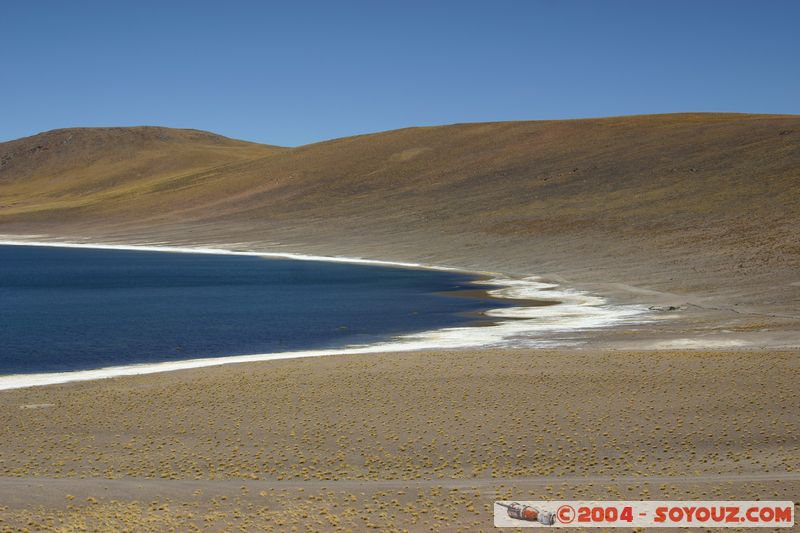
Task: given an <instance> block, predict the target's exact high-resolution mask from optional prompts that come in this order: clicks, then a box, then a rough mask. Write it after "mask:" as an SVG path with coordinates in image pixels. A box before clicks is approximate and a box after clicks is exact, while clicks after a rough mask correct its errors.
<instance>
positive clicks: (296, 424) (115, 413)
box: [0, 349, 800, 531]
mask: <svg viewBox="0 0 800 533" xmlns="http://www.w3.org/2000/svg"><path fill="white" fill-rule="evenodd" d="M797 355H798V354H797V352H792V351H786V352H778V351H772V352H764V351H756V352H752V351H650V352H645V351H639V352H625V351H597V350H594V349H585V350H561V351H553V350H469V351H434V352H412V353H394V354H380V355H359V356H333V357H327V358H321V359H296V360H284V361H273V362H264V363H252V364H242V365H228V366H223V367H218V368H213V369H195V370H190V371H179V372H171V373H163V374H156V375H149V376H136V377H126V378H115V379H109V380H101V381H93V382H85V383H74V384H65V385H58V386H49V387H38V388H29V389H18V390H11V391H5V392H3V393H2V394H0V413H1V414H0V416H2V423H3V427H4V428H6V431H5V435H4V438H3V441H2V443H0V453H1V455H0V456H1V457H2V462H0V476H2V478H0V493H2V494H3V500H2V515H0V516H2V520H3V521H2V522H0V528H6V529H10V530H13V529H16V528H25V527H28V528H30V529H31V530H36V529H45V528H62V527H63V528H66V529H81V528H86V529H89V530H92V529H101V530H102V529H127V530H131V531H135V530H144V529H155V530H162V529H167V528H169V527H177V528H180V529H190V528H196V529H198V530H237V529H239V528H242V527H249V528H253V529H257V530H274V531H284V530H291V529H292V528H295V529H296V530H299V531H307V530H334V529H339V530H353V529H357V530H366V529H373V530H400V531H402V530H409V531H429V530H434V531H455V530H461V531H478V530H484V531H485V530H489V529H492V510H491V504H492V501H493V500H494V499H505V498H516V499H548V498H550V499H566V498H570V499H584V498H586V499H589V498H598V499H638V498H645V499H648V498H658V499H712V500H713V499H745V500H748V499H775V500H796V499H797V498H796V495H797V494H798V491H799V490H800V447H799V446H800V442H799V441H798V435H800V431H799V430H800V427H798V424H800V412H798V411H799V409H800V407H799V406H800V379H798V378H800V362H799V360H798V357H797Z"/></svg>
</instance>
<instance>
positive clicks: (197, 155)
mask: <svg viewBox="0 0 800 533" xmlns="http://www.w3.org/2000/svg"><path fill="white" fill-rule="evenodd" d="M799 192H800V117H798V116H776V115H739V114H676V115H652V116H633V117H616V118H605V119H587V120H567V121H540V122H503V123H484V124H462V125H453V126H441V127H427V128H409V129H403V130H397V131H389V132H384V133H378V134H372V135H361V136H356V137H350V138H344V139H336V140H332V141H328V142H323V143H317V144H312V145H307V146H302V147H298V148H292V149H282V148H275V147H267V146H259V145H253V144H249V143H243V142H240V141H232V140H230V139H225V138H222V137H217V136H214V135H212V134H208V133H203V132H195V131H186V130H169V129H164V128H133V129H127V128H113V129H103V130H61V131H57V132H49V133H45V134H42V135H39V136H35V137H31V138H28V139H21V140H19V141H13V142H10V143H4V144H0V233H22V232H27V233H48V234H60V235H65V236H70V235H73V236H85V237H94V238H97V239H106V240H109V239H115V240H120V241H124V240H128V241H131V240H148V239H149V240H161V241H170V242H223V243H224V242H227V243H234V242H250V243H255V244H258V243H261V244H262V245H264V246H266V243H274V242H276V241H280V242H282V243H284V245H285V246H286V247H287V248H289V249H293V250H297V251H314V252H322V253H332V254H337V253H338V254H348V253H349V254H358V255H366V256H375V257H380V258H386V259H392V258H395V259H407V260H413V259H416V260H424V261H429V262H444V263H452V264H457V265H461V266H464V267H475V268H487V269H488V268H491V269H497V270H501V271H507V272H516V273H538V272H557V273H560V274H564V275H567V276H569V277H570V278H571V279H574V280H578V281H586V282H588V281H592V280H604V281H614V282H623V281H624V282H625V283H638V284H641V285H643V286H646V287H649V288H653V289H658V290H670V291H678V292H687V293H688V292H692V293H699V294H706V295H708V294H715V295H717V296H719V297H722V296H725V295H727V297H729V298H728V300H730V298H734V299H736V298H738V299H739V300H737V301H741V302H745V303H749V304H753V305H755V304H758V303H759V302H762V303H763V302H765V301H766V300H767V299H770V298H771V299H773V300H775V299H779V300H780V309H782V310H783V312H786V310H787V309H792V310H796V309H798V308H800V297H798V295H797V290H795V289H793V288H791V287H794V285H788V283H789V282H794V281H798V282H800V274H797V272H798V271H797V269H798V267H799V266H800V237H798V228H800V194H798V193H799ZM262 247H263V246H262ZM793 273H794V274H793ZM795 274H797V275H796V277H797V279H796V280H794V279H790V278H791V276H793V275H795ZM778 278H780V280H781V282H780V283H783V285H781V286H780V287H779V286H777V285H775V287H773V288H769V287H772V285H770V283H772V282H771V281H770V280H775V279H778ZM784 282H785V283H784ZM742 286H746V287H744V288H742Z"/></svg>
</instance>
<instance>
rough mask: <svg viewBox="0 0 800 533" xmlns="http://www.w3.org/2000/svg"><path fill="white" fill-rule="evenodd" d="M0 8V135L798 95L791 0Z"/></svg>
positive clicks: (317, 122) (312, 125) (249, 133)
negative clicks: (71, 128) (87, 128)
mask: <svg viewBox="0 0 800 533" xmlns="http://www.w3.org/2000/svg"><path fill="white" fill-rule="evenodd" d="M0 18H1V19H2V24H0V51H1V52H0V58H2V61H0V141H3V140H9V139H13V138H17V137H21V136H25V135H31V134H34V133H37V132H40V131H44V130H49V129H53V128H63V127H69V126H111V125H119V126H127V125H140V124H149V125H162V126H172V127H189V128H198V129H205V130H210V131H214V132H217V133H221V134H224V135H228V136H232V137H237V138H243V139H248V140H253V141H259V142H264V143H271V144H281V145H299V144H305V143H308V142H314V141H318V140H324V139H330V138H334V137H341V136H346V135H352V134H356V133H366V132H372V131H380V130H387V129H394V128H400V127H405V126H413V125H429V124H446V123H453V122H473V121H491V120H528V119H558V118H575V117H593V116H608V115H627V114H639V113H664V112H676V111H739V112H757V113H800V1H783V2H782V1H771V0H765V1H756V0H753V1H750V2H741V1H729V0H718V1H712V0H691V1H686V2H683V1H678V0H662V1H644V0H634V1H621V0H620V1H614V0H607V1H600V0H597V1H568V0H564V1H555V0H552V1H490V0H486V1H483V2H471V1H464V0H462V1H453V2H445V1H433V0H430V1H419V2H417V1H409V0H396V1H391V2H390V1H386V0H374V1H364V2H348V1H342V2H333V1H325V2H323V1H319V2H311V1H297V2H293V1H284V2H277V1H276V2H266V1H234V0H225V1H223V0H219V1H216V2H210V1H176V0H170V1H166V0H164V1H151V0H136V1H119V0H118V1H81V0H68V1H67V0H63V1H44V0H42V1H39V0H19V1H15V0H6V1H3V2H2V4H0Z"/></svg>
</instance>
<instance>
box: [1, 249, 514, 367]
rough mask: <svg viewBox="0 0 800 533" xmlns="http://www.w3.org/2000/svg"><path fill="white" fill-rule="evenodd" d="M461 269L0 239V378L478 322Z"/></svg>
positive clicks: (482, 301) (323, 343) (477, 305)
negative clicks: (20, 242)
mask: <svg viewBox="0 0 800 533" xmlns="http://www.w3.org/2000/svg"><path fill="white" fill-rule="evenodd" d="M472 279H473V278H471V277H470V276H467V275H463V274H458V273H450V272H435V271H424V270H411V269H400V268H388V267H382V266H381V267H378V266H364V265H352V264H342V263H326V262H317V261H293V260H276V259H263V258H258V257H247V256H232V255H208V254H183V253H164V252H149V251H147V252H142V251H127V250H95V249H74V248H45V247H31V246H0V374H14V373H34V372H55V371H66V370H82V369H90V368H100V367H105V366H115V365H122V364H129V363H144V362H160V361H169V360H179V359H192V358H195V357H214V356H225V355H239V354H252V353H269V352H282V351H291V350H298V349H307V348H333V347H344V346H346V345H350V344H368V343H374V342H378V341H384V340H387V339H390V338H392V337H393V336H395V335H398V334H402V333H409V332H417V331H425V330H429V329H437V328H442V327H449V326H459V325H466V324H469V323H475V322H476V320H478V319H477V318H476V314H477V312H478V311H482V310H485V309H489V308H496V307H501V306H502V305H503V304H502V303H501V302H498V301H496V300H489V299H487V298H483V297H481V296H480V295H478V294H475V293H473V292H467V293H466V294H465V295H461V296H460V297H454V296H453V295H456V294H458V291H460V290H465V289H469V290H470V291H473V290H474V289H475V288H476V286H475V285H473V284H468V282H469V281H471V280H472Z"/></svg>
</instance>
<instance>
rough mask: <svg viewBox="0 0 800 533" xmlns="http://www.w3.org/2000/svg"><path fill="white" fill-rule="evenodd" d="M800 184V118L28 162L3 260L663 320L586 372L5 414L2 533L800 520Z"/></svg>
mask: <svg viewBox="0 0 800 533" xmlns="http://www.w3.org/2000/svg"><path fill="white" fill-rule="evenodd" d="M798 169H800V117H798V116H788V115H787V116H779V115H740V114H708V113H698V114H680V115H657V116H638V117H616V118H608V119H591V120H569V121H542V122H505V123H491V124H460V125H453V126H443V127H430V128H409V129H404V130H398V131H392V132H384V133H379V134H370V135H362V136H356V137H351V138H346V139H336V140H332V141H328V142H324V143H317V144H313V145H308V146H301V147H296V148H284V147H275V146H263V145H257V144H253V143H247V142H243V141H236V140H232V139H227V138H224V137H220V136H217V135H214V134H210V133H205V132H199V131H195V130H173V129H167V128H153V127H142V128H97V129H70V130H58V131H53V132H47V133H43V134H40V135H36V136H33V137H29V138H25V139H19V140H17V141H11V142H7V143H2V144H0V240H29V241H53V242H58V241H69V242H83V243H106V244H133V245H137V244H140V245H153V244H164V245H172V246H211V247H219V248H226V249H234V250H254V251H261V252H293V253H306V254H313V255H328V256H347V257H363V258H369V259H378V260H388V261H402V262H419V263H424V264H430V265H444V266H451V267H456V268H461V269H464V270H470V271H480V272H496V273H499V274H502V275H505V276H508V277H511V278H514V277H520V278H524V277H530V276H535V277H537V279H542V280H544V281H552V282H555V283H559V284H560V285H561V286H562V287H567V288H570V287H571V288H577V289H581V290H584V291H587V292H589V293H591V294H594V295H598V296H601V297H603V298H604V299H605V300H606V302H607V305H628V304H635V305H638V306H642V307H644V308H650V309H648V313H647V314H646V315H645V316H643V319H645V320H643V322H642V323H639V324H635V325H626V326H624V327H617V328H611V329H602V330H590V331H582V332H574V331H573V332H560V333H558V334H557V335H555V336H553V337H552V338H551V340H554V341H563V342H565V343H569V344H570V346H572V347H571V348H569V349H560V350H544V349H539V350H533V349H525V350H520V349H502V350H501V349H470V350H462V351H446V350H440V351H430V352H410V353H387V354H380V355H363V356H361V355H359V356H346V357H345V356H341V357H340V356H334V357H328V358H317V359H298V360H285V361H273V362H264V363H253V364H242V365H229V366H222V367H216V368H207V369H196V370H188V371H179V372H174V373H164V374H154V375H147V376H138V377H128V378H115V379H110V380H102V381H96V382H85V383H73V384H66V385H57V386H48V387H40V388H28V389H19V390H9V391H2V392H0V416H1V417H2V419H3V426H2V427H3V428H4V431H3V438H2V441H0V476H2V479H0V520H2V522H0V530H2V529H10V530H16V529H25V528H27V529H29V530H39V529H48V528H65V529H67V530H70V529H78V530H80V529H87V530H107V529H127V530H131V531H140V530H148V529H151V530H164V529H169V528H170V527H174V528H176V529H188V528H190V527H195V528H197V529H200V530H212V531H213V530H237V529H240V528H243V527H249V528H250V529H256V530H259V529H263V530H270V529H272V530H275V531H285V530H293V528H294V530H297V531H306V530H331V529H337V528H338V529H340V530H365V529H374V530H410V531H429V530H441V531H454V530H459V529H460V530H462V531H476V530H488V529H491V527H492V525H491V517H492V509H491V502H492V501H493V500H494V499H510V498H517V499H547V498H560V499H581V498H600V499H637V498H645V499H647V498H653V499H688V498H692V499H746V500H749V499H775V500H797V499H798V497H797V494H800V449H798V427H797V426H798V423H799V422H800V401H798V399H799V398H798V395H799V394H800V380H799V379H798V377H800V376H798V364H799V363H798V354H799V353H800V240H799V239H800V237H799V236H800V233H798V231H797V228H798V227H800V195H798V194H797V191H798V190H800V170H798Z"/></svg>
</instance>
